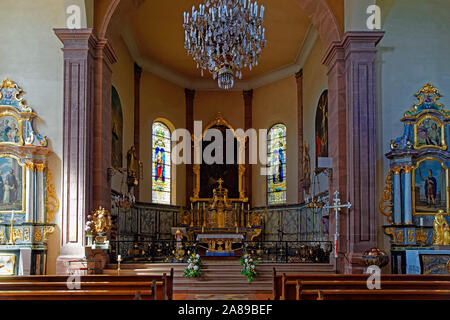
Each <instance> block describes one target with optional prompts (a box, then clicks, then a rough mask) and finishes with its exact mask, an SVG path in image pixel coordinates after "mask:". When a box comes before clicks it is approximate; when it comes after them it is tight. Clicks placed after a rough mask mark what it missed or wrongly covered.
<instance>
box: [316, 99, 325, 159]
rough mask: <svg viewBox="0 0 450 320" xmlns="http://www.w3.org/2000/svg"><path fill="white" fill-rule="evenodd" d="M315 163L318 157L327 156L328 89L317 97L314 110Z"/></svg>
mask: <svg viewBox="0 0 450 320" xmlns="http://www.w3.org/2000/svg"><path fill="white" fill-rule="evenodd" d="M315 124H316V126H315V131H316V134H315V135H316V165H317V160H318V158H319V157H328V91H327V90H325V91H324V92H323V93H322V95H321V96H320V98H319V103H318V104H317V111H316V123H315Z"/></svg>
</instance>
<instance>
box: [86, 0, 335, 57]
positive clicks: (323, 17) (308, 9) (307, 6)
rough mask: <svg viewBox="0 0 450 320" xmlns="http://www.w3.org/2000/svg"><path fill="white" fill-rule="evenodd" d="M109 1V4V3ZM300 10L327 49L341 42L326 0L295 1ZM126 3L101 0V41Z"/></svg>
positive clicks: (97, 17)
mask: <svg viewBox="0 0 450 320" xmlns="http://www.w3.org/2000/svg"><path fill="white" fill-rule="evenodd" d="M107 1H109V3H107ZM144 1H145V0H134V1H133V5H134V6H139V5H140V4H142V3H143V2H144ZM295 1H296V2H297V4H298V5H299V7H300V9H301V10H302V11H304V12H305V13H306V14H307V15H308V17H309V19H310V21H311V23H312V25H313V26H314V27H315V28H316V29H317V31H318V33H319V36H320V38H321V40H322V42H323V43H324V44H325V47H327V48H328V47H329V46H331V44H332V43H333V42H336V41H341V39H342V34H341V29H340V27H339V23H338V21H337V19H336V16H335V15H334V13H333V11H332V9H331V8H330V6H329V5H328V2H327V1H326V0H295ZM124 2H125V1H121V0H100V1H99V5H98V6H97V5H96V9H97V10H100V12H98V13H96V14H95V17H96V19H99V20H98V21H96V23H95V26H97V35H98V37H99V39H104V38H105V37H106V32H107V31H108V27H109V24H110V22H111V19H112V17H113V15H114V14H116V12H118V11H120V10H118V8H119V5H123V3H124Z"/></svg>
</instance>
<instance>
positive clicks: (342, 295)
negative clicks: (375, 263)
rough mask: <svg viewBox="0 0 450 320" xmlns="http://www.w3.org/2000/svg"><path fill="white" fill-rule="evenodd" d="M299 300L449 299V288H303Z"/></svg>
mask: <svg viewBox="0 0 450 320" xmlns="http://www.w3.org/2000/svg"><path fill="white" fill-rule="evenodd" d="M298 295H299V300H450V290H430V289H427V290H405V289H393V290H383V289H381V290H369V289H357V290H353V289H350V290H339V289H327V290H303V291H301V292H300V293H298Z"/></svg>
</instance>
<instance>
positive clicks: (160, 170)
mask: <svg viewBox="0 0 450 320" xmlns="http://www.w3.org/2000/svg"><path fill="white" fill-rule="evenodd" d="M152 138H153V139H152V146H153V148H152V202H153V203H162V204H170V196H171V170H170V169H171V159H170V151H171V146H170V130H169V128H168V127H167V126H166V125H165V124H164V123H162V122H159V121H155V122H153V126H152Z"/></svg>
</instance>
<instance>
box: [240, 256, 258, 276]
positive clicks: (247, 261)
mask: <svg viewBox="0 0 450 320" xmlns="http://www.w3.org/2000/svg"><path fill="white" fill-rule="evenodd" d="M240 262H241V266H242V270H241V274H243V275H245V276H247V279H248V282H252V281H253V280H254V279H255V277H256V276H257V275H258V273H257V272H256V262H255V261H254V260H253V258H252V257H251V256H250V255H249V254H247V253H245V254H244V255H243V256H242V257H241V259H240Z"/></svg>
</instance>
